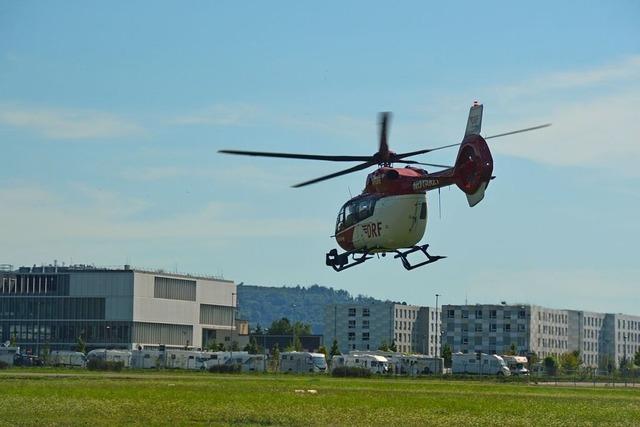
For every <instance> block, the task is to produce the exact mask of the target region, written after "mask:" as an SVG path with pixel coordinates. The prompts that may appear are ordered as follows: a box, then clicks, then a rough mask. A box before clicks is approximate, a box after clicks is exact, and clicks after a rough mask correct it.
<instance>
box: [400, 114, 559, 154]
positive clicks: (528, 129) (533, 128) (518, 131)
mask: <svg viewBox="0 0 640 427" xmlns="http://www.w3.org/2000/svg"><path fill="white" fill-rule="evenodd" d="M549 126H551V123H545V124H543V125H539V126H534V127H530V128H526V129H519V130H514V131H511V132H506V133H501V134H498V135H491V136H485V137H484V139H485V140H486V139H491V138H498V137H500V136H507V135H513V134H516V133H522V132H529V131H531V130H536V129H542V128H546V127H549ZM460 144H462V142H459V143H457V144H449V145H443V146H441V147H435V148H426V149H424V150H418V151H412V152H410V153H400V154H396V155H395V156H393V160H392V161H395V162H397V160H396V159H398V160H399V159H404V158H406V157H411V156H417V155H418V154H426V153H430V152H432V151H436V150H442V149H445V148H451V147H457V146H459V145H460Z"/></svg>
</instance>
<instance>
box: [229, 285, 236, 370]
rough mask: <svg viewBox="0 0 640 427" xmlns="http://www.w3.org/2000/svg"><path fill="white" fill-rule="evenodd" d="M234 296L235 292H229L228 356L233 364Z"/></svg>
mask: <svg viewBox="0 0 640 427" xmlns="http://www.w3.org/2000/svg"><path fill="white" fill-rule="evenodd" d="M235 296H236V293H235V292H232V293H231V343H230V344H229V356H230V358H231V364H232V365H233V331H234V329H235V321H236V305H235V302H234V298H235Z"/></svg>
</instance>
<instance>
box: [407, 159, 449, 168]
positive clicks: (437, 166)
mask: <svg viewBox="0 0 640 427" xmlns="http://www.w3.org/2000/svg"><path fill="white" fill-rule="evenodd" d="M396 163H404V164H407V165H424V166H433V167H436V168H445V169H449V168H452V167H453V166H448V165H439V164H436V163H422V162H416V161H415V160H398V161H397V162H396Z"/></svg>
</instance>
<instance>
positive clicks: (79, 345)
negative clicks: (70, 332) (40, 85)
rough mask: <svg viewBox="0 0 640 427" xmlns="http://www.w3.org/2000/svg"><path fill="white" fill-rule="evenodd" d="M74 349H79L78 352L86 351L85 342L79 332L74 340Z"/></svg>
mask: <svg viewBox="0 0 640 427" xmlns="http://www.w3.org/2000/svg"><path fill="white" fill-rule="evenodd" d="M76 351H79V352H80V353H86V352H87V343H86V342H85V341H84V340H83V339H82V334H80V336H78V339H77V340H76Z"/></svg>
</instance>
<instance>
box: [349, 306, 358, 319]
mask: <svg viewBox="0 0 640 427" xmlns="http://www.w3.org/2000/svg"><path fill="white" fill-rule="evenodd" d="M355 316H356V309H355V308H350V309H349V317H355Z"/></svg>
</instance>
